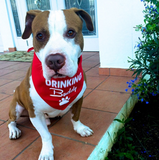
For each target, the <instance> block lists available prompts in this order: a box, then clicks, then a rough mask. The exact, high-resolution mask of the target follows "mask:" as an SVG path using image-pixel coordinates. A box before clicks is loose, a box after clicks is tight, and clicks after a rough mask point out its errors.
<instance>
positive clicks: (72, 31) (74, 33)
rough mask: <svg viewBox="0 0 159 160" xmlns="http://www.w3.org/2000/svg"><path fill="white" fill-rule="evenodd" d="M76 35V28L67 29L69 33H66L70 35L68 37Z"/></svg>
mask: <svg viewBox="0 0 159 160" xmlns="http://www.w3.org/2000/svg"><path fill="white" fill-rule="evenodd" d="M75 35H76V32H75V31H74V30H72V29H71V30H68V31H67V33H66V36H67V37H68V38H74V37H75Z"/></svg>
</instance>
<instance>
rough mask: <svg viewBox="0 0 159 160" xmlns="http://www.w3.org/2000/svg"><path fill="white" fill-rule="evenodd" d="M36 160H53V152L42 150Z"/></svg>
mask: <svg viewBox="0 0 159 160" xmlns="http://www.w3.org/2000/svg"><path fill="white" fill-rule="evenodd" d="M38 160H54V157H53V150H52V149H51V150H45V149H42V150H41V153H40V156H39V159H38Z"/></svg>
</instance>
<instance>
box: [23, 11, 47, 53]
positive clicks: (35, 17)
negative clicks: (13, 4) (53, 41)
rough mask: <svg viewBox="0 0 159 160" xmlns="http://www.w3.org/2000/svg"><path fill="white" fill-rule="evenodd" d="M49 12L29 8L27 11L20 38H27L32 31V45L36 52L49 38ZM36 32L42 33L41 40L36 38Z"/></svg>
mask: <svg viewBox="0 0 159 160" xmlns="http://www.w3.org/2000/svg"><path fill="white" fill-rule="evenodd" d="M49 14H50V12H49V11H44V12H41V11H39V10H30V11H28V12H27V15H26V23H25V29H24V33H23V35H22V38H23V39H27V38H29V36H30V35H31V33H33V46H34V50H35V52H38V51H39V50H40V49H41V48H43V47H44V46H45V45H46V43H47V42H48V40H49V37H50V33H49V27H48V17H49ZM37 33H42V34H43V35H44V40H43V41H38V40H37V38H36V36H37Z"/></svg>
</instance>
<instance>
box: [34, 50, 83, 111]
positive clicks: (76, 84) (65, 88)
mask: <svg viewBox="0 0 159 160" xmlns="http://www.w3.org/2000/svg"><path fill="white" fill-rule="evenodd" d="M32 80H33V84H34V87H35V89H36V91H37V93H38V94H39V96H40V97H41V98H42V99H43V100H44V101H45V102H46V103H47V104H48V105H50V106H51V107H53V108H55V109H58V110H64V109H65V108H66V107H67V106H68V105H69V104H70V103H72V102H73V101H74V100H75V99H76V97H77V96H78V95H79V93H80V92H81V90H82V88H83V84H84V76H83V69H82V56H81V57H80V60H79V64H78V70H77V73H76V74H75V75H74V76H73V77H71V78H70V77H65V78H52V79H51V80H46V79H45V78H44V77H43V72H42V65H41V62H40V60H39V59H38V57H37V56H36V54H35V52H34V57H33V63H32Z"/></svg>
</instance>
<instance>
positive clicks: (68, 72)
mask: <svg viewBox="0 0 159 160" xmlns="http://www.w3.org/2000/svg"><path fill="white" fill-rule="evenodd" d="M81 17H82V18H83V19H84V20H85V22H86V26H87V29H88V30H90V31H92V30H93V24H92V20H91V18H90V16H89V14H88V13H87V12H85V11H83V10H81V9H77V8H71V9H68V10H60V11H39V10H31V11H28V12H27V15H26V23H25V30H24V33H23V35H22V38H23V39H27V38H29V36H30V35H31V33H33V47H34V50H35V52H36V55H37V57H38V58H39V60H40V61H41V63H42V69H43V76H44V78H45V79H47V80H49V79H51V77H54V78H57V77H65V76H69V77H72V76H74V75H75V74H76V72H77V68H78V58H79V57H80V56H81V54H82V50H83V35H82V19H81Z"/></svg>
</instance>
